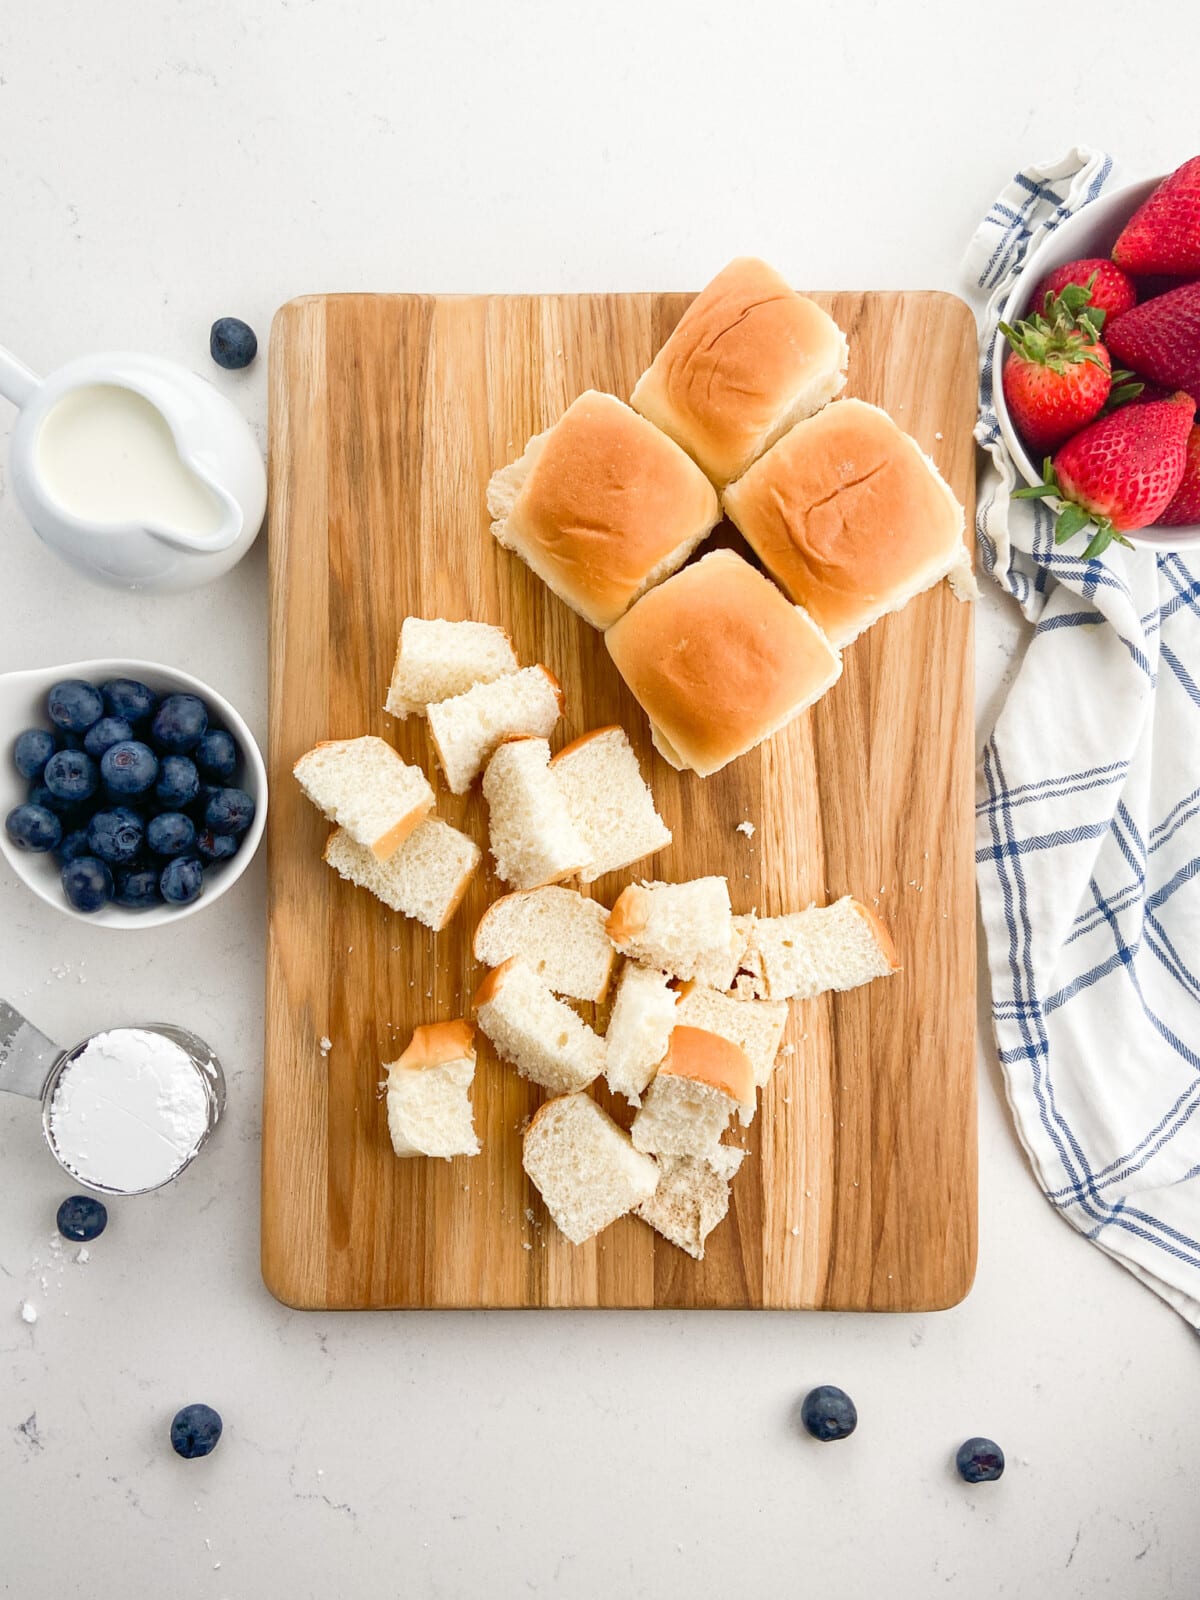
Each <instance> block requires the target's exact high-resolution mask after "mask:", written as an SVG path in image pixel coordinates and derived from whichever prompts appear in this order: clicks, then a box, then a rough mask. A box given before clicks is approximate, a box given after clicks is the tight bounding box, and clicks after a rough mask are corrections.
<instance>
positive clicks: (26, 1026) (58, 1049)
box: [0, 1000, 225, 1195]
mask: <svg viewBox="0 0 1200 1600" xmlns="http://www.w3.org/2000/svg"><path fill="white" fill-rule="evenodd" d="M103 1031H104V1032H105V1033H107V1034H109V1035H110V1036H111V1035H112V1034H114V1033H122V1032H133V1031H136V1032H138V1033H156V1034H160V1035H161V1036H162V1037H163V1038H164V1039H169V1040H170V1041H171V1042H172V1043H173V1044H176V1045H178V1046H179V1047H180V1048H181V1049H182V1050H183V1051H184V1052H185V1053H186V1054H187V1056H188V1057H189V1058H190V1060H191V1063H192V1066H193V1067H194V1068H195V1069H196V1072H197V1074H198V1076H199V1078H200V1081H201V1083H202V1084H203V1086H204V1095H205V1101H206V1104H207V1106H208V1120H207V1123H206V1125H205V1128H204V1132H203V1133H202V1134H201V1135H200V1138H199V1139H198V1140H197V1141H196V1145H195V1148H194V1149H193V1150H192V1152H191V1154H190V1155H189V1156H187V1157H186V1159H185V1160H184V1161H182V1162H181V1163H180V1165H179V1166H178V1167H176V1169H175V1170H174V1172H172V1173H171V1174H170V1175H169V1176H168V1177H166V1178H164V1179H163V1180H162V1182H161V1183H155V1184H150V1185H149V1186H148V1187H147V1188H145V1189H121V1188H115V1187H112V1186H110V1185H108V1184H104V1183H100V1182H97V1181H96V1180H95V1179H94V1178H84V1177H81V1176H80V1174H79V1173H78V1172H76V1171H75V1170H74V1168H72V1167H71V1166H69V1165H68V1163H67V1161H66V1160H65V1159H64V1157H63V1155H62V1153H61V1152H60V1151H59V1150H58V1148H57V1147H56V1145H55V1143H54V1134H53V1130H52V1126H51V1120H50V1108H51V1105H52V1103H53V1100H54V1091H55V1089H56V1088H57V1087H58V1082H59V1079H60V1078H61V1077H62V1075H63V1073H64V1072H65V1071H66V1070H67V1068H68V1067H70V1065H71V1064H72V1062H73V1061H74V1060H75V1059H76V1057H77V1056H79V1055H81V1054H82V1053H83V1051H84V1050H86V1049H87V1047H88V1045H89V1044H91V1042H92V1040H93V1039H94V1038H96V1037H97V1035H95V1034H89V1035H88V1037H87V1038H86V1039H81V1040H80V1042H79V1043H78V1044H76V1045H72V1046H71V1048H70V1049H69V1050H64V1049H63V1048H62V1046H61V1045H57V1044H55V1043H54V1041H53V1040H52V1039H48V1038H47V1037H46V1035H45V1034H44V1033H42V1032H41V1031H40V1029H38V1028H35V1027H34V1025H33V1023H32V1022H30V1021H29V1020H28V1019H27V1018H26V1017H23V1016H22V1015H21V1013H20V1012H19V1011H18V1010H17V1009H16V1008H15V1007H14V1006H11V1005H9V1004H8V1002H7V1001H6V1000H0V1090H3V1091H4V1092H6V1093H8V1094H19V1095H25V1096H26V1097H27V1098H29V1099H30V1100H40V1101H41V1103H42V1136H43V1138H44V1139H45V1141H46V1145H47V1147H48V1148H49V1151H50V1154H51V1155H52V1156H53V1157H54V1159H55V1160H56V1161H57V1162H58V1164H59V1166H60V1167H62V1169H63V1171H64V1172H66V1173H67V1174H68V1175H69V1176H70V1177H71V1179H72V1180H73V1181H74V1182H75V1183H81V1184H82V1185H83V1186H84V1187H85V1188H87V1189H95V1190H97V1191H98V1192H99V1193H101V1194H119V1195H129V1194H149V1193H150V1192H151V1191H152V1190H154V1189H161V1188H163V1187H164V1185H166V1184H168V1183H172V1182H174V1180H175V1179H176V1178H177V1177H178V1176H179V1174H180V1173H181V1172H183V1171H185V1170H186V1169H187V1168H188V1167H190V1166H191V1164H192V1162H193V1161H194V1160H195V1159H196V1157H197V1156H198V1155H199V1154H200V1152H201V1150H203V1148H204V1146H205V1145H206V1144H207V1143H208V1141H209V1139H210V1138H211V1137H212V1133H213V1130H214V1128H215V1127H216V1125H217V1123H218V1121H219V1120H220V1117H221V1114H222V1112H223V1111H224V1110H225V1074H224V1073H223V1072H222V1070H221V1063H220V1062H219V1061H218V1060H217V1057H216V1056H215V1055H214V1053H213V1051H212V1050H210V1049H209V1047H208V1045H206V1044H205V1042H204V1040H203V1039H201V1038H199V1037H198V1035H196V1034H194V1033H189V1032H188V1030H187V1029H186V1028H177V1027H175V1026H174V1025H173V1024H171V1023H164V1022H152V1023H138V1024H136V1025H134V1026H131V1027H129V1028H106V1029H104V1030H103Z"/></svg>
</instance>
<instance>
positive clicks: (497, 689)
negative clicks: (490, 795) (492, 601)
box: [426, 666, 562, 794]
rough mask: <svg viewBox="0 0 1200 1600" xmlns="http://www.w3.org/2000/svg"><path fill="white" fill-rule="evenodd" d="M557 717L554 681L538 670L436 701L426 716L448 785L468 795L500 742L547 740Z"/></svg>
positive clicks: (559, 700) (559, 699) (559, 704)
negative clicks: (525, 739) (533, 739)
mask: <svg viewBox="0 0 1200 1600" xmlns="http://www.w3.org/2000/svg"><path fill="white" fill-rule="evenodd" d="M561 713H562V690H561V689H560V688H559V685H558V679H557V678H556V677H555V676H554V674H553V673H552V672H548V671H547V670H546V668H545V667H540V666H539V667H523V668H522V670H521V671H520V672H513V673H510V674H509V675H508V676H507V677H504V678H497V679H496V681H495V682H494V683H479V684H476V686H475V687H474V688H473V689H468V690H467V692H466V693H465V694H457V695H454V696H453V697H452V698H451V699H449V700H439V701H437V702H436V704H434V705H431V706H430V707H429V708H428V711H427V712H426V715H427V716H428V718H429V733H430V737H431V738H432V739H433V747H434V749H435V750H436V751H437V758H438V762H439V763H440V765H441V768H442V771H443V772H444V773H445V775H446V782H447V784H448V785H449V787H450V789H451V791H452V792H453V793H454V794H466V792H467V790H468V789H469V788H470V787H471V784H472V783H473V782H474V780H475V779H476V778H477V777H478V776H479V774H480V773H481V772H482V771H483V768H484V766H485V765H486V764H487V759H488V757H489V756H490V755H491V753H492V751H493V750H494V749H495V748H496V746H497V745H498V744H501V743H503V741H504V740H505V739H520V738H523V737H526V736H528V737H531V738H537V739H546V738H549V736H550V734H551V733H552V732H553V730H554V724H555V723H556V722H557V721H558V719H559V716H560V715H561Z"/></svg>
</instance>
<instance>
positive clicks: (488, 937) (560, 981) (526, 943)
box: [475, 885, 616, 1004]
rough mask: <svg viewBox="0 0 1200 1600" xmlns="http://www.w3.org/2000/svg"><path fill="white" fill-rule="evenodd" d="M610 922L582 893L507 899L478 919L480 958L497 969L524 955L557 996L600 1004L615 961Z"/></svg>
mask: <svg viewBox="0 0 1200 1600" xmlns="http://www.w3.org/2000/svg"><path fill="white" fill-rule="evenodd" d="M607 922H608V911H607V909H606V908H605V907H604V906H602V905H601V904H600V902H599V901H598V900H585V899H584V897H583V895H581V894H580V893H579V891H578V890H577V889H563V888H560V887H558V886H557V885H550V886H548V887H546V888H544V889H528V890H526V891H525V892H524V893H522V894H506V895H502V896H501V898H500V899H499V900H496V901H494V902H493V903H492V904H491V905H490V906H489V907H488V908H487V910H486V911H485V912H484V913H483V916H482V917H481V918H480V919H479V926H478V927H477V928H476V930H475V959H476V961H482V962H483V963H484V965H485V966H489V967H498V966H501V965H502V964H503V963H504V962H505V961H507V960H508V959H509V957H510V956H520V958H521V960H522V961H523V962H524V963H525V965H526V966H527V967H529V968H530V969H531V971H533V972H535V973H536V974H537V976H538V977H539V978H540V979H541V980H542V982H543V983H544V984H545V985H546V987H547V988H548V989H552V990H553V991H554V993H555V994H557V995H565V996H567V998H568V999H571V1000H590V1001H593V1002H594V1003H597V1004H598V1003H599V1002H600V1001H601V1000H603V999H604V997H605V995H606V994H607V993H608V985H609V982H610V980H611V978H612V969H613V962H614V961H615V960H616V951H615V950H614V949H613V947H612V944H611V942H610V940H609V937H608V934H607V932H606V931H605V928H606V924H607Z"/></svg>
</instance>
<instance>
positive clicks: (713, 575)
mask: <svg viewBox="0 0 1200 1600" xmlns="http://www.w3.org/2000/svg"><path fill="white" fill-rule="evenodd" d="M604 642H605V644H606V645H607V647H608V653H609V655H611V656H612V658H613V661H614V662H615V663H616V666H617V670H618V671H619V672H620V674H621V676H622V677H623V678H624V680H625V682H626V683H627V684H628V685H629V688H630V690H631V692H632V693H633V695H634V697H635V698H636V700H637V702H638V704H639V705H640V706H641V708H642V710H643V711H644V712H645V713H646V715H647V716H648V717H649V719H650V734H651V737H652V738H653V740H654V746H655V749H656V750H658V752H659V754H660V755H661V756H662V758H663V760H664V761H667V762H669V763H670V765H671V766H673V767H677V768H679V769H681V770H689V769H690V770H691V771H692V772H696V773H699V774H700V776H701V777H707V776H708V775H709V774H710V773H713V772H719V771H720V769H721V768H722V767H725V766H728V765H729V763H730V762H731V761H733V760H735V759H736V758H737V757H738V756H740V755H744V754H745V753H746V751H747V750H750V749H753V747H754V746H755V745H758V744H761V743H762V741H763V740H764V739H769V738H770V737H771V736H772V734H775V733H778V732H779V730H780V729H781V728H784V727H786V726H787V724H788V723H789V722H791V721H792V720H793V719H794V718H795V717H798V716H799V715H800V713H801V712H802V711H804V710H805V709H806V708H807V707H808V706H810V705H812V703H813V701H814V700H819V699H820V698H821V696H822V695H823V694H824V693H825V691H826V690H827V689H829V688H830V687H831V685H833V684H834V683H836V682H837V680H838V678H839V677H840V676H841V671H842V662H841V657H840V656H839V655H838V654H837V652H836V651H835V650H834V649H833V648H832V647H831V645H830V643H829V640H828V639H826V637H825V635H824V634H823V633H822V632H821V630H820V628H819V627H818V626H817V624H816V623H815V622H814V621H813V619H812V618H811V617H810V616H809V615H808V613H807V612H805V611H802V610H801V609H800V607H799V606H794V605H791V604H790V603H789V601H788V600H787V599H786V597H785V596H784V595H782V594H781V593H780V592H779V590H778V589H777V588H776V587H775V585H774V584H773V583H772V582H771V580H770V579H769V578H764V577H763V575H762V573H761V572H758V571H757V570H756V569H755V568H754V567H752V566H751V565H750V563H749V562H748V561H744V560H743V559H742V557H741V556H739V555H738V554H737V553H736V552H735V551H733V550H714V551H713V552H712V554H711V555H707V556H703V557H701V559H700V560H699V561H696V562H693V563H692V565H691V566H690V567H685V568H684V569H683V571H682V572H677V573H676V574H675V576H674V577H673V578H668V579H667V581H666V582H665V583H660V584H659V586H658V587H657V588H656V589H651V590H650V592H649V594H646V595H643V596H642V598H641V599H640V600H639V601H638V602H637V604H636V605H634V606H633V607H632V608H631V609H630V610H629V611H628V612H627V613H626V614H625V616H623V617H622V618H621V620H620V621H619V622H617V623H615V624H614V625H613V626H612V627H611V628H610V629H609V630H608V632H607V633H606V634H605V635H604Z"/></svg>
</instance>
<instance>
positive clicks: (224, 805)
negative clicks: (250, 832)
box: [204, 789, 254, 833]
mask: <svg viewBox="0 0 1200 1600" xmlns="http://www.w3.org/2000/svg"><path fill="white" fill-rule="evenodd" d="M253 821H254V801H253V799H252V798H251V796H250V795H248V794H247V793H246V791H245V790H244V789H218V790H217V792H216V794H214V795H213V796H212V798H211V799H210V800H209V802H208V804H207V805H206V806H205V808H204V825H205V827H206V828H211V829H212V830H213V831H214V833H245V831H246V829H247V828H248V827H249V826H250V824H251V823H252V822H253Z"/></svg>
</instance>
